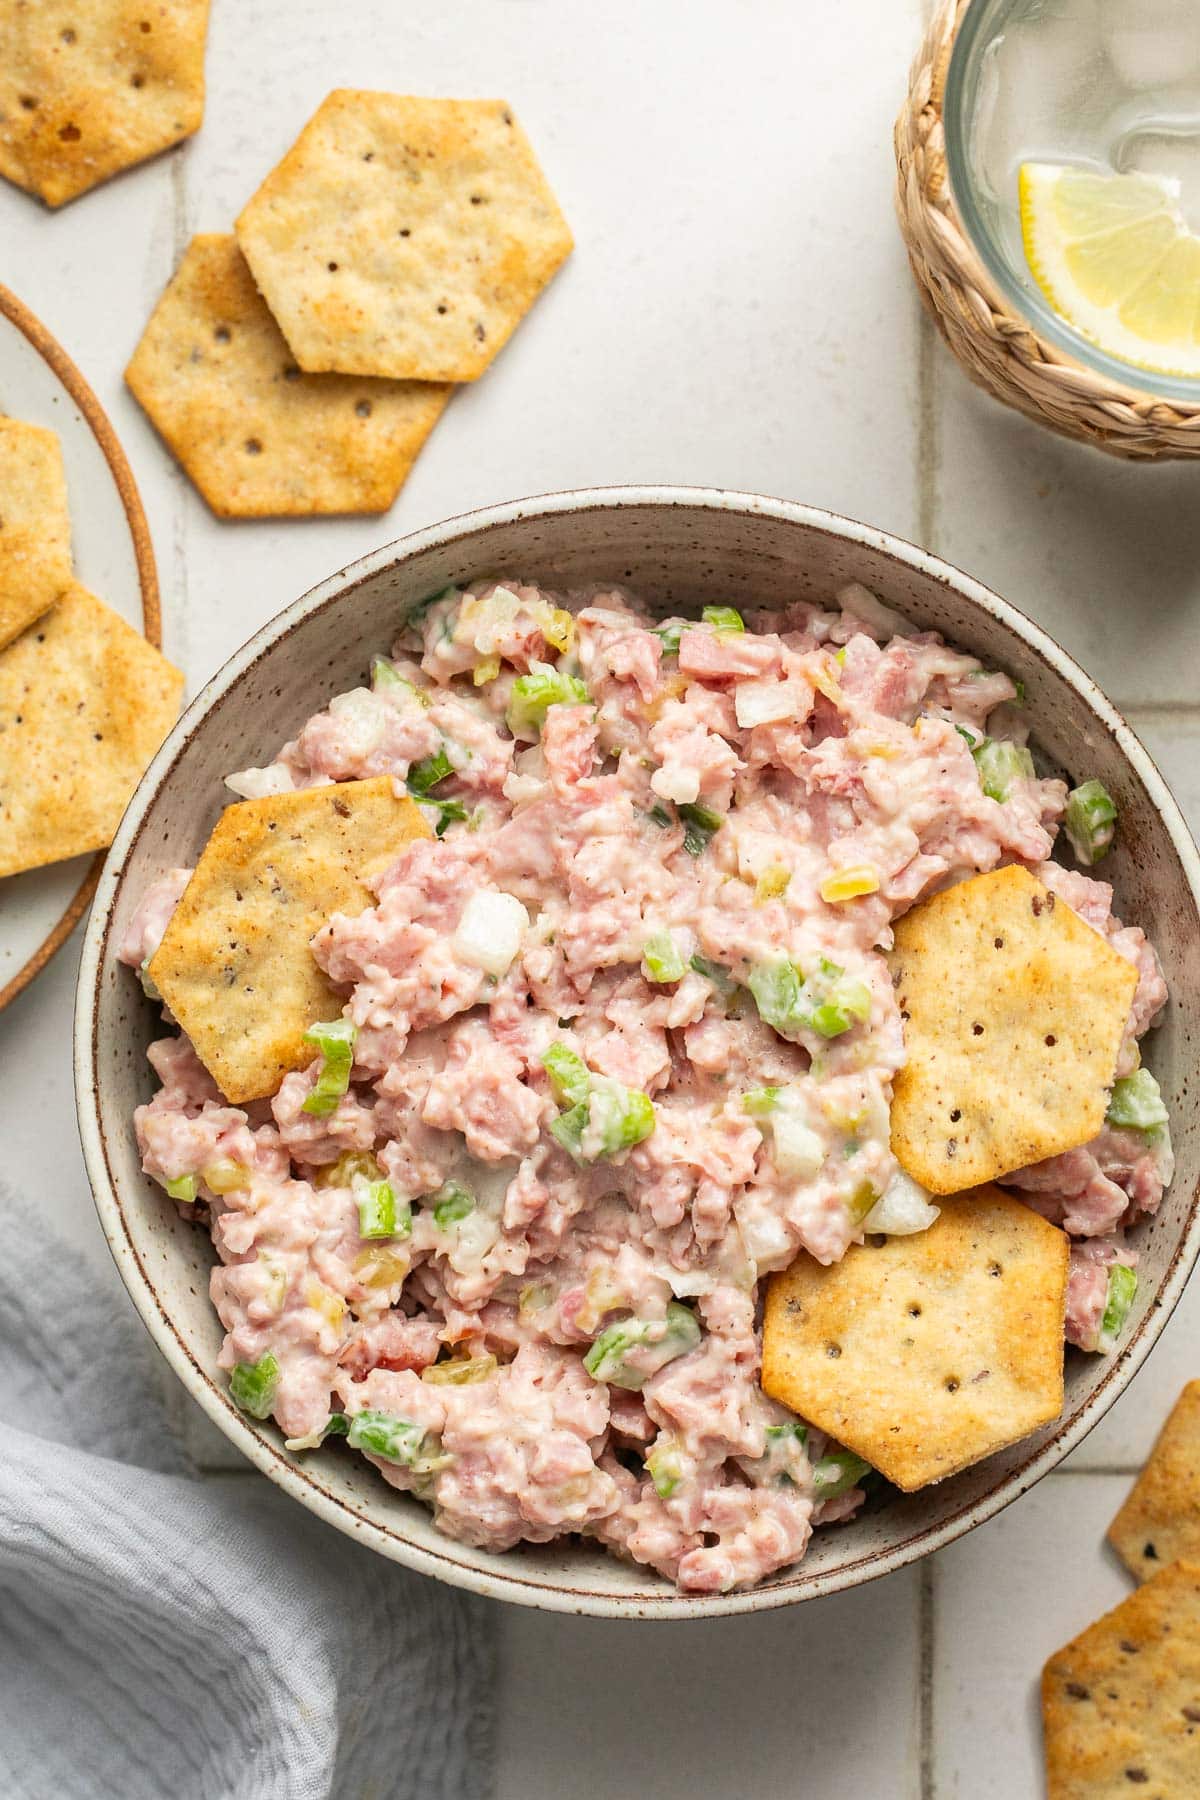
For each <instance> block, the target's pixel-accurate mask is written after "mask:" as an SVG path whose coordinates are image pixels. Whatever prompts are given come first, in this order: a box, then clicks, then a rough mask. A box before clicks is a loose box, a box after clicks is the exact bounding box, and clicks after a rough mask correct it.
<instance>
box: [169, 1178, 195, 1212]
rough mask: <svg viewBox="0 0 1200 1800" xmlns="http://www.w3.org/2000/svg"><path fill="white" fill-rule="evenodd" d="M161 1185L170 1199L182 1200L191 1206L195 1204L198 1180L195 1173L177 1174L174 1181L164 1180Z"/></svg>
mask: <svg viewBox="0 0 1200 1800" xmlns="http://www.w3.org/2000/svg"><path fill="white" fill-rule="evenodd" d="M163 1186H164V1187H165V1188H166V1190H167V1193H168V1194H169V1195H170V1196H171V1198H172V1200H182V1201H184V1202H185V1203H186V1204H187V1205H188V1206H192V1205H194V1204H195V1200H196V1194H197V1191H198V1189H199V1186H200V1182H199V1178H198V1177H197V1176H195V1175H177V1176H176V1177H175V1179H174V1181H164V1182H163Z"/></svg>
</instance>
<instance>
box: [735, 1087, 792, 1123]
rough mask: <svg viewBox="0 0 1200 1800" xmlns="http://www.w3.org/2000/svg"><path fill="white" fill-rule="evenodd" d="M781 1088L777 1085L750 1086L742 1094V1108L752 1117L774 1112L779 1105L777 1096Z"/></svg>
mask: <svg viewBox="0 0 1200 1800" xmlns="http://www.w3.org/2000/svg"><path fill="white" fill-rule="evenodd" d="M782 1092H783V1089H782V1088H778V1087H761V1088H751V1089H750V1091H749V1093H746V1094H743V1095H742V1110H743V1112H748V1113H749V1114H750V1117H751V1118H752V1119H761V1118H765V1117H766V1115H767V1114H768V1113H772V1112H774V1110H775V1108H776V1107H777V1106H778V1105H779V1096H780V1094H782Z"/></svg>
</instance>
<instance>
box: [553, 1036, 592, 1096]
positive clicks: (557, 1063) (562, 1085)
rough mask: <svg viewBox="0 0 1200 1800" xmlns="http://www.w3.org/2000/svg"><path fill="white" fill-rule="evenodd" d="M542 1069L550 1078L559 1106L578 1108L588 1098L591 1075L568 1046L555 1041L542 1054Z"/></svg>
mask: <svg viewBox="0 0 1200 1800" xmlns="http://www.w3.org/2000/svg"><path fill="white" fill-rule="evenodd" d="M542 1067H543V1069H545V1071H546V1073H547V1075H548V1076H549V1077H550V1086H551V1088H552V1089H553V1090H554V1098H555V1099H556V1100H557V1101H558V1104H559V1105H560V1106H568V1107H569V1106H578V1105H579V1103H580V1101H582V1100H586V1099H587V1097H588V1088H589V1087H590V1086H591V1080H592V1078H591V1074H590V1072H589V1070H588V1066H587V1064H586V1063H585V1062H584V1060H583V1058H582V1056H579V1055H577V1054H576V1052H575V1051H574V1050H572V1049H571V1047H570V1045H569V1044H564V1043H561V1042H560V1041H558V1040H556V1041H555V1042H554V1043H553V1044H551V1045H550V1048H549V1049H548V1050H544V1051H543V1052H542Z"/></svg>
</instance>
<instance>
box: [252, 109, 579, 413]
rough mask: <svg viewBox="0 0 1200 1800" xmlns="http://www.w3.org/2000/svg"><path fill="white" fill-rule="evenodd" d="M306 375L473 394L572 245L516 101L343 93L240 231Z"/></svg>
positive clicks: (268, 184)
mask: <svg viewBox="0 0 1200 1800" xmlns="http://www.w3.org/2000/svg"><path fill="white" fill-rule="evenodd" d="M237 236H238V243H239V244H240V245H241V247H242V250H243V252H244V254H245V257H246V260H247V262H248V263H249V264H250V267H251V270H252V271H253V274H254V279H255V281H256V282H257V283H258V286H259V288H260V290H261V292H262V294H263V297H264V298H265V300H266V302H267V305H268V306H269V307H270V309H271V311H272V312H273V313H274V315H275V317H276V319H278V321H279V325H280V329H281V330H282V332H283V335H284V337H285V338H286V339H287V341H288V343H289V344H290V346H291V348H292V352H293V354H294V356H295V358H296V361H297V362H298V363H299V365H300V367H301V368H302V369H308V370H310V371H311V372H313V373H320V372H325V371H330V370H334V371H337V372H339V373H342V374H346V375H387V376H391V377H393V378H395V379H400V380H412V381H474V380H475V378H476V376H478V375H481V374H482V373H483V371H484V369H486V368H487V366H488V364H489V363H490V362H491V360H492V358H493V357H494V356H495V354H496V352H497V351H498V350H499V349H500V348H501V346H502V345H503V344H505V343H506V342H507V341H508V339H509V337H510V336H511V335H512V333H513V332H514V331H515V330H516V327H517V326H518V325H519V324H520V322H521V320H522V319H523V318H524V316H525V314H526V313H527V312H528V311H529V309H530V307H531V306H532V305H533V303H534V301H535V300H536V299H537V297H538V295H539V294H540V293H541V291H542V289H543V288H544V287H545V286H546V284H547V282H548V281H549V280H550V278H551V276H552V275H554V273H555V271H556V270H557V269H558V267H559V265H560V264H561V263H562V262H563V261H564V260H565V258H566V257H567V255H568V254H569V252H570V250H571V247H572V240H571V232H570V228H569V227H568V225H567V222H566V220H565V219H564V218H563V215H562V213H561V212H560V211H559V208H558V204H557V202H556V201H555V198H554V195H553V194H552V193H551V191H550V188H549V186H548V185H547V182H546V178H545V176H544V175H543V174H542V171H541V169H540V167H539V166H538V162H537V159H536V157H535V156H534V154H533V151H532V149H531V147H530V145H529V141H528V139H527V138H526V136H525V133H524V132H523V131H522V130H521V127H520V126H519V125H518V124H517V122H516V119H515V118H514V116H513V112H512V109H511V107H509V106H508V105H507V104H506V102H505V101H503V100H429V99H422V98H420V97H417V96H413V95H405V94H380V93H370V92H363V91H361V90H357V89H352V88H340V89H338V90H336V91H335V92H334V93H332V94H330V95H329V96H328V98H327V99H326V100H325V101H324V102H323V103H322V105H321V106H320V107H319V108H318V109H317V111H316V112H315V113H314V115H313V117H312V118H311V119H310V120H309V122H308V124H307V125H306V126H305V127H304V130H303V131H302V132H301V133H300V136H299V137H298V138H297V140H296V142H295V144H293V146H292V148H291V149H290V150H289V151H288V153H287V155H286V156H285V157H284V159H283V161H282V162H281V163H279V165H278V166H277V167H276V168H275V169H273V170H272V172H271V173H270V174H269V175H268V176H267V178H266V180H265V181H264V182H263V184H262V186H261V187H260V188H259V190H258V192H257V193H256V194H255V195H254V197H253V199H252V200H251V201H250V202H249V204H248V205H247V206H246V207H245V208H244V209H243V211H242V213H241V216H240V217H239V219H238V221H237Z"/></svg>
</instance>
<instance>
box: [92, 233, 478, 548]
mask: <svg viewBox="0 0 1200 1800" xmlns="http://www.w3.org/2000/svg"><path fill="white" fill-rule="evenodd" d="M125 380H126V381H127V382H128V384H129V387H130V388H131V390H132V391H133V393H134V395H135V396H136V397H137V399H138V400H139V402H140V403H141V405H142V406H143V408H144V409H145V411H146V412H147V413H148V414H149V416H150V418H151V419H152V420H153V422H154V424H155V426H156V427H157V428H158V431H159V432H160V434H161V435H162V437H163V438H164V439H165V441H166V444H167V446H168V448H169V449H170V450H171V452H172V454H173V455H174V456H176V457H177V458H178V460H179V461H180V462H181V463H182V464H183V466H184V468H185V469H186V470H187V472H188V474H189V475H190V476H191V478H192V480H193V481H194V482H195V484H196V486H197V487H198V488H199V489H200V492H201V493H202V494H203V495H204V498H205V499H206V500H207V501H208V504H209V505H210V506H211V507H212V509H213V511H214V512H215V513H217V514H219V515H220V516H221V517H222V518H227V519H231V518H238V519H251V518H269V517H282V516H284V515H292V516H297V515H308V514H313V513H368V512H372V513H373V512H383V511H385V510H386V509H387V508H388V507H389V506H390V505H391V504H392V502H393V500H394V499H395V498H396V495H397V494H398V493H399V491H400V488H401V486H402V485H403V483H404V481H405V480H406V478H407V476H408V474H409V471H410V470H411V468H412V466H413V464H414V462H415V461H416V459H417V456H418V454H419V453H420V450H421V447H422V445H423V444H424V442H425V440H426V438H427V437H428V436H429V433H430V432H431V431H432V430H433V427H434V425H435V424H436V423H437V421H438V419H439V418H440V417H441V413H442V409H443V407H444V406H445V404H446V401H447V399H448V398H449V396H450V393H451V389H450V388H449V387H448V386H447V385H445V384H442V385H438V384H435V383H433V382H423V381H373V380H369V379H367V378H365V377H362V376H348V375H304V374H302V373H301V372H300V370H299V369H298V368H297V367H296V361H295V358H294V357H293V355H292V353H291V351H290V350H289V349H288V347H287V344H286V343H285V342H284V339H283V337H282V335H281V333H280V330H279V327H278V326H277V325H276V323H275V321H274V319H273V318H272V317H271V314H270V312H269V311H268V310H267V305H266V302H265V301H264V300H263V298H262V296H261V295H260V293H259V292H258V289H257V288H256V287H255V285H254V281H253V278H252V276H251V274H250V271H249V269H248V268H247V267H246V262H245V258H244V257H243V256H242V253H241V251H240V250H239V249H238V247H237V240H236V239H235V238H234V237H232V236H223V235H221V234H219V233H210V234H206V235H202V236H199V237H194V238H193V239H192V241H191V243H190V244H189V245H188V248H187V250H186V251H185V253H184V256H183V260H182V262H181V263H180V265H179V267H178V269H177V270H176V271H175V274H174V275H173V276H172V278H171V280H170V282H169V283H168V285H167V288H166V291H165V292H164V294H163V296H162V298H161V299H160V301H159V303H158V305H157V306H156V308H155V309H154V313H153V315H152V317H151V319H150V322H149V324H148V325H147V326H146V329H145V332H144V333H143V334H142V340H141V342H140V344H139V345H138V347H137V349H136V350H135V351H134V354H133V358H132V360H131V362H130V364H129V367H128V368H127V369H126V371H125Z"/></svg>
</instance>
